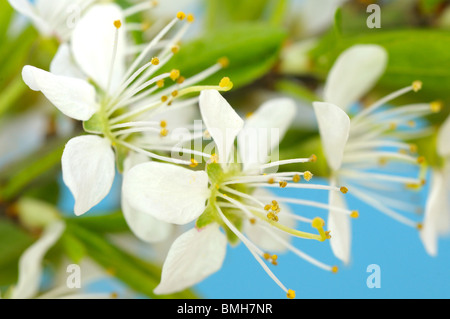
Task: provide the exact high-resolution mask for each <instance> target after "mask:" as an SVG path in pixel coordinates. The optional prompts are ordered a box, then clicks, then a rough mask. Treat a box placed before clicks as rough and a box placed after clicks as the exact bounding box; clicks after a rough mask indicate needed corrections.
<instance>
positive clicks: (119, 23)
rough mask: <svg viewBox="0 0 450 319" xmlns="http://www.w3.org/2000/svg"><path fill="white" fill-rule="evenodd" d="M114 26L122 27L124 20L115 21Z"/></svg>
mask: <svg viewBox="0 0 450 319" xmlns="http://www.w3.org/2000/svg"><path fill="white" fill-rule="evenodd" d="M114 26H115V27H116V29H120V27H121V26H122V22H121V21H120V20H116V21H114Z"/></svg>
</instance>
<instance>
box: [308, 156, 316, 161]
mask: <svg viewBox="0 0 450 319" xmlns="http://www.w3.org/2000/svg"><path fill="white" fill-rule="evenodd" d="M309 161H310V162H316V161H317V156H316V155H315V154H312V155H311V156H310V157H309Z"/></svg>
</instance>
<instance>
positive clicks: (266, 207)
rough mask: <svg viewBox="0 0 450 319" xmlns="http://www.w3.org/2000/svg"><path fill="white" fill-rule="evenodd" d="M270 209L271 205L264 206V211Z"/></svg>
mask: <svg viewBox="0 0 450 319" xmlns="http://www.w3.org/2000/svg"><path fill="white" fill-rule="evenodd" d="M271 207H272V205H270V204H267V205H266V206H264V210H270V208H271Z"/></svg>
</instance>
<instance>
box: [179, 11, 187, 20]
mask: <svg viewBox="0 0 450 319" xmlns="http://www.w3.org/2000/svg"><path fill="white" fill-rule="evenodd" d="M184 18H186V14H185V13H184V12H182V11H180V12H178V13H177V19H179V20H183V19H184Z"/></svg>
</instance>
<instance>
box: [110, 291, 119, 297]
mask: <svg viewBox="0 0 450 319" xmlns="http://www.w3.org/2000/svg"><path fill="white" fill-rule="evenodd" d="M110 297H111V299H117V298H119V294H118V293H117V292H112V293H111V294H110Z"/></svg>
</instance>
